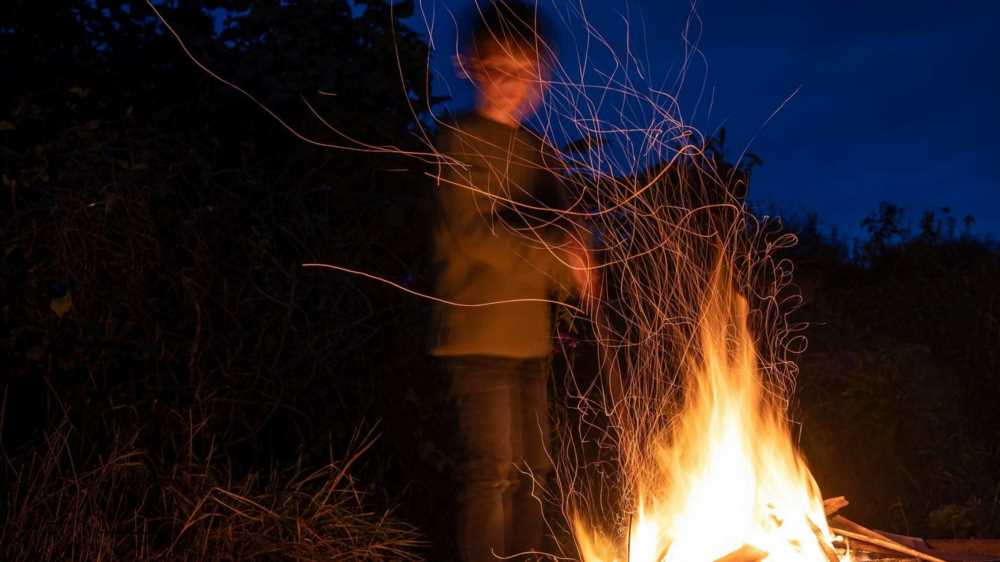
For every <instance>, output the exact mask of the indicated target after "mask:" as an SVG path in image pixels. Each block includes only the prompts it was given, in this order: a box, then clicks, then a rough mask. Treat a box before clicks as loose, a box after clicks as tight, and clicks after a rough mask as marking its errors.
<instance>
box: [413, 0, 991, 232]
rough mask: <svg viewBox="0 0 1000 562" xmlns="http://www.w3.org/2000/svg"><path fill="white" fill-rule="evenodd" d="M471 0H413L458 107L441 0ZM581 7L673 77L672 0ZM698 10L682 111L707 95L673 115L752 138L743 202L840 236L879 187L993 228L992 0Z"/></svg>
mask: <svg viewBox="0 0 1000 562" xmlns="http://www.w3.org/2000/svg"><path fill="white" fill-rule="evenodd" d="M550 1H551V0H540V2H541V5H543V6H547V7H548V6H551V4H546V2H550ZM564 1H565V0H560V2H564ZM578 1H579V0H578ZM470 2H471V0H422V4H423V10H424V13H425V14H427V15H428V16H430V15H431V14H435V12H436V22H437V23H436V26H435V30H434V39H435V41H436V43H437V46H438V50H437V52H436V54H435V59H434V68H435V69H436V70H437V71H438V72H439V74H440V77H443V78H444V79H447V81H448V82H449V86H450V87H451V88H452V89H453V90H452V92H453V93H454V94H455V102H454V103H455V105H458V106H461V105H467V104H468V100H469V90H468V89H467V88H466V87H465V86H464V85H463V84H461V83H460V81H458V80H457V79H455V78H454V72H453V71H451V70H450V68H449V67H450V63H449V61H448V59H449V57H450V55H451V54H452V53H453V52H454V33H455V28H454V25H453V24H452V22H451V21H450V16H448V15H447V10H449V9H450V10H454V11H456V12H459V13H462V12H465V10H466V9H467V7H468V6H469V5H470ZM561 5H563V6H565V4H561ZM582 5H583V7H584V9H585V10H586V12H587V14H588V17H589V19H590V22H591V24H592V25H593V26H594V27H596V28H597V29H598V30H599V31H600V32H601V33H602V34H603V35H604V36H605V37H606V38H607V39H608V40H609V41H610V43H611V44H612V45H614V46H616V47H617V48H620V49H624V47H625V45H626V43H627V41H626V25H625V23H624V20H623V16H626V17H627V19H628V20H629V21H630V23H631V25H630V28H629V29H630V34H629V36H630V37H631V44H632V49H633V51H634V52H635V53H636V56H637V58H638V59H639V60H640V61H642V64H643V65H645V64H647V62H646V61H647V60H648V65H649V68H647V69H646V70H647V74H648V75H650V76H652V77H655V78H656V80H654V81H656V82H660V81H661V80H662V79H663V78H669V79H671V80H672V79H673V78H674V77H675V76H676V65H677V64H678V63H679V62H680V61H681V60H682V53H683V51H682V47H683V44H682V40H681V36H682V32H683V29H684V25H685V23H686V19H687V16H688V14H689V12H690V3H689V2H688V1H687V0H631V1H629V2H626V1H625V0H601V1H594V0H582ZM697 13H698V15H699V16H700V19H701V39H700V43H699V47H700V49H701V51H702V52H703V53H704V56H705V60H706V61H707V65H706V64H704V63H703V62H700V61H697V60H695V62H694V63H693V66H692V67H691V69H690V71H689V74H688V82H687V84H688V86H687V87H686V88H685V89H684V90H683V91H682V92H683V95H682V98H681V101H682V104H683V105H685V107H683V108H682V110H684V111H686V112H690V111H692V108H693V107H694V100H695V99H696V98H697V95H696V94H697V93H698V91H699V90H700V87H701V83H702V82H703V81H704V82H705V83H706V86H707V93H706V98H705V100H704V101H703V102H702V105H701V106H700V110H699V111H698V112H697V114H695V115H693V116H692V115H686V116H685V117H686V119H687V120H689V122H692V123H693V124H695V125H696V126H697V127H698V128H699V129H701V130H702V131H703V132H705V133H711V132H712V131H713V130H715V129H716V128H718V127H719V126H725V127H726V129H727V133H728V142H727V144H728V145H729V146H730V150H732V151H733V152H734V153H735V154H738V153H739V151H740V150H741V149H742V148H743V147H744V146H745V145H746V144H747V143H748V142H749V141H750V140H751V139H752V138H753V137H754V136H755V135H756V139H755V140H754V141H753V144H752V146H751V147H750V149H751V150H752V151H753V152H755V153H757V154H759V155H760V156H761V157H762V158H763V159H764V165H763V166H762V167H760V168H758V169H757V170H756V171H755V173H754V181H753V184H752V193H751V198H752V199H753V200H754V201H755V202H756V203H758V204H763V205H772V204H773V205H774V206H775V207H776V208H778V209H781V210H783V211H784V212H785V213H791V214H802V213H805V212H816V213H818V214H819V216H820V219H821V221H822V222H823V223H824V224H825V225H827V226H830V225H836V226H837V227H838V228H839V229H840V230H841V232H843V233H845V234H847V235H853V234H854V233H856V232H857V231H858V222H859V221H860V219H861V218H863V217H864V216H865V215H867V214H869V213H871V212H872V211H874V210H875V209H876V208H877V207H878V204H879V202H880V201H883V200H885V201H891V202H894V203H898V204H900V205H902V206H904V207H905V208H906V209H907V211H908V213H907V216H908V218H909V219H910V222H911V223H912V224H913V225H915V224H916V222H917V220H918V218H919V214H920V212H921V211H923V210H926V209H935V208H939V207H944V206H949V207H951V208H952V210H953V211H952V212H953V214H954V215H956V216H957V217H958V218H961V217H963V216H964V215H966V214H970V213H971V214H973V215H974V216H975V218H976V226H975V227H974V232H978V233H981V234H990V235H992V236H993V237H1000V189H998V180H1000V173H998V170H1000V167H998V164H1000V162H998V161H997V156H998V155H1000V150H998V149H1000V146H998V140H997V137H996V133H997V128H998V126H1000V108H998V107H997V95H996V92H997V91H998V90H1000V73H998V72H997V71H996V67H997V66H998V62H997V58H998V55H1000V49H998V48H997V39H996V38H995V37H996V35H994V27H995V26H996V25H997V22H998V21H1000V2H993V1H987V0H979V1H961V0H960V1H957V2H954V3H943V2H928V1H922V0H916V1H900V0H896V1H883V0H878V1H866V2H861V1H842V0H838V1H836V2H830V1H815V2H809V1H805V0H773V1H766V0H765V1H757V2H745V1H742V0H738V1H737V0H725V1H723V0H714V1H713V0H705V1H703V2H701V3H699V4H698V7H697ZM418 23H419V22H418ZM643 28H645V33H643ZM571 35H572V32H568V31H567V30H565V29H564V30H563V31H562V35H561V38H562V41H561V44H562V47H561V51H562V54H561V59H563V62H564V63H571V61H574V60H575V56H576V52H579V51H581V49H580V48H579V45H578V44H577V43H578V41H577V43H574V41H573V38H572V36H571ZM991 35H992V36H991ZM619 52H623V51H619ZM590 54H591V56H592V57H593V58H592V62H593V64H594V65H595V66H598V67H602V66H603V67H609V66H610V65H611V62H610V61H611V57H610V55H607V54H605V53H603V52H602V50H601V49H591V51H590ZM991 68H992V69H993V70H990V69H991ZM442 86H444V84H442ZM797 88H799V90H798V93H797V94H796V95H795V96H794V97H793V98H792V99H791V100H790V101H789V102H788V103H787V104H786V105H784V107H783V108H782V109H781V111H779V112H778V113H777V114H776V115H775V116H774V118H773V119H771V121H770V122H769V123H768V124H767V125H766V126H764V127H763V128H762V126H763V125H764V123H765V122H766V121H767V120H768V117H769V116H771V115H772V113H774V112H775V110H776V109H778V107H779V106H781V105H782V102H783V101H784V100H785V99H786V98H787V97H788V96H789V95H790V94H791V93H792V92H794V91H795V90H796V89H797ZM668 89H669V88H668ZM713 92H714V98H713ZM709 98H712V99H714V101H713V103H712V104H711V108H712V109H711V113H709V112H708V111H707V110H708V107H709V104H708V102H707V100H708V99H709Z"/></svg>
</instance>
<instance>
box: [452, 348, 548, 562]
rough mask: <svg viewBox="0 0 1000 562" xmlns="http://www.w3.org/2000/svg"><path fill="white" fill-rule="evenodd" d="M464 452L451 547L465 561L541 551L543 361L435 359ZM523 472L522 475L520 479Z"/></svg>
mask: <svg viewBox="0 0 1000 562" xmlns="http://www.w3.org/2000/svg"><path fill="white" fill-rule="evenodd" d="M442 362H443V364H444V369H445V370H446V371H447V373H448V374H449V376H450V377H449V378H450V380H451V392H450V394H451V397H452V399H453V400H454V403H455V404H456V407H457V418H458V426H459V427H458V429H459V432H460V435H461V443H462V446H463V448H464V451H463V455H462V460H461V462H460V463H459V470H458V472H459V474H458V477H459V480H460V488H459V490H458V506H457V513H456V516H457V520H456V533H457V534H456V537H455V538H456V542H457V543H458V548H459V551H460V553H461V556H462V560H464V561H466V562H483V561H486V560H496V559H497V558H496V557H497V556H511V555H515V554H519V553H524V552H531V551H539V550H540V549H542V548H543V544H542V541H543V537H544V530H545V526H544V522H543V519H542V504H541V501H540V499H539V498H540V494H539V493H538V490H537V489H535V486H534V483H533V481H532V480H533V479H534V480H535V481H536V482H539V483H542V482H544V481H545V478H546V476H547V475H548V474H549V473H550V472H551V462H550V460H549V457H548V453H549V451H548V450H547V449H548V441H549V431H550V430H549V427H550V426H549V411H548V373H549V369H550V367H549V360H548V359H547V358H537V359H511V358H503V357H489V356H461V357H447V358H442ZM525 473H527V474H525Z"/></svg>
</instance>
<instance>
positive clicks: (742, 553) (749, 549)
mask: <svg viewBox="0 0 1000 562" xmlns="http://www.w3.org/2000/svg"><path fill="white" fill-rule="evenodd" d="M765 557H767V553H766V552H764V551H763V550H760V549H758V548H756V547H754V546H751V545H749V544H745V545H743V546H741V547H739V548H737V549H736V550H734V551H732V552H730V553H729V554H727V555H725V556H723V557H722V558H719V559H718V560H716V561H715V562H759V561H760V560H763V559H764V558H765Z"/></svg>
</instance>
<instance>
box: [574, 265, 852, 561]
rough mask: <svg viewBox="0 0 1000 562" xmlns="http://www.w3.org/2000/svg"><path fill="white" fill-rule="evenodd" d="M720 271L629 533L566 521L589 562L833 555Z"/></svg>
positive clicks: (815, 496)
mask: <svg viewBox="0 0 1000 562" xmlns="http://www.w3.org/2000/svg"><path fill="white" fill-rule="evenodd" d="M722 277H723V276H716V280H717V281H716V283H715V284H714V290H713V291H710V292H708V293H707V295H708V297H707V300H708V302H707V303H706V304H705V306H704V310H703V312H702V314H701V318H700V324H699V326H698V328H697V338H698V342H697V344H696V345H694V347H695V348H697V349H698V350H699V351H698V352H697V353H696V354H695V355H697V356H698V357H696V358H693V359H691V360H690V361H689V364H688V365H687V368H688V369H689V370H690V372H689V373H688V376H687V377H686V378H687V380H688V381H689V384H688V385H687V388H686V393H685V396H684V403H683V408H682V410H681V412H680V413H679V415H678V416H677V418H675V420H674V421H673V423H672V424H670V426H669V427H668V428H667V429H666V430H665V431H664V434H663V436H662V440H661V442H659V443H657V444H655V446H654V447H653V448H652V454H651V455H650V457H651V458H649V459H648V461H646V462H647V463H648V466H645V467H643V468H644V470H643V472H644V473H645V474H648V476H645V477H643V478H641V479H640V481H639V482H638V483H637V486H638V492H637V497H638V505H637V506H635V512H634V515H633V516H632V519H631V522H630V525H629V527H630V528H629V532H628V538H627V540H622V541H617V542H616V541H614V540H612V539H610V538H608V537H607V536H603V535H602V534H601V533H599V532H597V531H595V530H593V529H591V528H590V527H589V526H588V523H587V521H586V520H585V515H582V514H581V515H578V516H576V517H575V519H574V530H575V535H576V539H577V542H578V546H579V547H580V551H581V554H582V556H583V559H584V560H585V561H586V562H626V561H627V562H663V561H666V562H681V561H683V562H713V561H715V560H719V559H722V558H724V557H726V556H728V555H731V554H733V553H734V552H737V551H740V553H739V555H738V556H739V558H740V559H742V560H748V559H749V560H755V559H759V558H763V557H766V560H771V561H815V562H826V561H828V560H836V559H837V557H836V554H835V553H834V551H833V548H832V546H831V542H832V535H831V533H830V530H829V528H828V527H827V523H826V517H825V515H824V511H823V501H822V497H821V495H820V492H819V488H818V487H817V485H816V482H815V480H814V479H813V477H812V475H811V474H810V473H809V471H808V469H807V468H806V466H805V464H804V463H803V460H802V458H801V457H800V456H799V454H798V452H797V451H796V449H795V447H794V445H793V443H792V440H791V437H790V435H791V434H790V429H789V427H788V424H787V422H786V421H785V418H784V409H783V408H782V407H781V406H780V398H779V397H775V396H771V395H769V394H768V393H767V392H766V391H765V385H764V384H763V383H762V380H761V378H760V375H759V371H758V365H757V358H756V352H755V347H754V342H753V339H752V337H751V335H750V332H749V329H748V327H747V305H746V301H745V300H744V299H743V298H742V297H740V296H739V295H737V294H736V292H735V291H734V290H732V289H730V288H729V287H728V286H727V284H726V283H724V282H722V281H719V280H720V279H721V278H722ZM740 549H742V551H741V550H740Z"/></svg>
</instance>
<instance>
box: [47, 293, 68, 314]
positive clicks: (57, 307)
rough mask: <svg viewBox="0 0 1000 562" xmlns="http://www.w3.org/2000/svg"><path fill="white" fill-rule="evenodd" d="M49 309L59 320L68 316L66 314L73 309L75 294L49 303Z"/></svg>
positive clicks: (66, 295)
mask: <svg viewBox="0 0 1000 562" xmlns="http://www.w3.org/2000/svg"><path fill="white" fill-rule="evenodd" d="M49 308H51V309H52V312H55V313H56V315H57V316H58V317H59V318H62V317H63V316H66V313H67V312H69V310H70V309H71V308H73V294H72V293H68V292H67V293H66V294H65V295H63V296H61V297H57V298H54V299H52V300H51V301H49Z"/></svg>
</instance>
